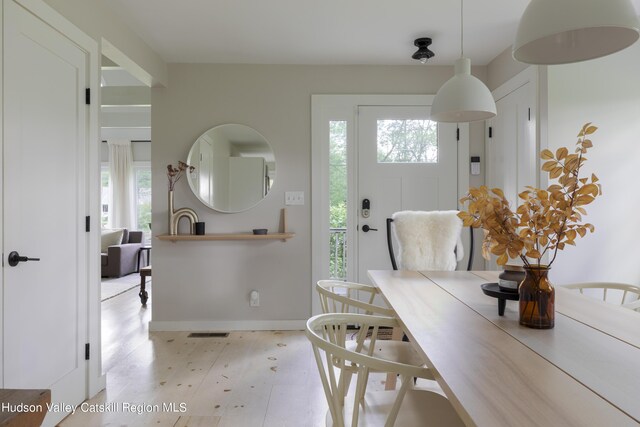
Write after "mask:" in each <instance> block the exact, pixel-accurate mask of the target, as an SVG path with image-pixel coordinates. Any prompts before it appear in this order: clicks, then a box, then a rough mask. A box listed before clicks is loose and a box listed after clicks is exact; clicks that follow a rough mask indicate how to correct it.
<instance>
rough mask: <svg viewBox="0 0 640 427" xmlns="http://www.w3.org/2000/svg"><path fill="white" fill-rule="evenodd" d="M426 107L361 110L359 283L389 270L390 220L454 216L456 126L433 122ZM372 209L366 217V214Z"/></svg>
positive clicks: (456, 180)
mask: <svg viewBox="0 0 640 427" xmlns="http://www.w3.org/2000/svg"><path fill="white" fill-rule="evenodd" d="M429 110H430V108H429V107H428V106H384V107H382V106H380V107H378V106H361V107H359V110H358V154H357V159H358V164H357V168H358V174H357V177H358V179H357V181H358V183H357V187H358V194H357V205H358V206H357V213H356V212H354V213H353V215H356V217H357V221H356V223H357V224H358V227H357V239H358V243H357V247H358V254H357V274H358V277H357V279H356V280H357V281H359V282H361V283H369V279H368V277H367V270H388V269H391V262H390V259H389V253H388V250H387V241H386V232H385V227H386V219H387V218H390V217H391V215H392V214H393V213H394V212H397V211H401V210H422V211H431V210H455V209H457V206H458V204H457V199H458V168H457V165H458V160H457V158H458V141H457V126H456V125H455V124H445V123H443V124H437V123H435V122H432V121H430V120H429ZM367 204H368V206H369V207H368V212H367V211H366V210H365V209H366V205H367Z"/></svg>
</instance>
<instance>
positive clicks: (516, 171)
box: [486, 82, 538, 269]
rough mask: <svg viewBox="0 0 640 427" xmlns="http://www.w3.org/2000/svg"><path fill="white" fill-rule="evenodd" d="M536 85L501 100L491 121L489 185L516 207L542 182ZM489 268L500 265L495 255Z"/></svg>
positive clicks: (529, 84) (523, 87) (518, 90)
mask: <svg viewBox="0 0 640 427" xmlns="http://www.w3.org/2000/svg"><path fill="white" fill-rule="evenodd" d="M532 86H533V83H532V82H526V83H524V84H522V85H521V86H519V87H518V88H517V89H514V90H513V91H511V92H509V93H508V94H506V95H505V96H503V97H501V98H500V99H498V100H497V101H496V107H497V115H496V117H495V118H493V119H491V120H490V121H488V122H487V126H488V127H490V129H491V132H490V133H489V137H488V138H487V140H486V141H487V143H486V153H487V169H486V182H487V186H488V187H489V188H495V187H497V188H502V189H503V191H504V194H505V197H506V198H507V200H508V201H509V204H510V206H511V207H512V209H514V210H515V209H516V208H517V206H518V204H519V203H520V200H519V199H518V194H519V193H520V192H522V191H523V190H524V188H525V187H526V186H528V185H530V186H537V185H538V172H537V171H538V168H537V153H538V149H537V143H536V136H535V122H534V120H533V119H532V112H534V111H535V102H534V99H533V98H534V95H533V94H534V90H533V88H532ZM487 268H488V269H496V268H497V265H496V264H495V257H493V259H492V260H491V261H490V262H488V263H487Z"/></svg>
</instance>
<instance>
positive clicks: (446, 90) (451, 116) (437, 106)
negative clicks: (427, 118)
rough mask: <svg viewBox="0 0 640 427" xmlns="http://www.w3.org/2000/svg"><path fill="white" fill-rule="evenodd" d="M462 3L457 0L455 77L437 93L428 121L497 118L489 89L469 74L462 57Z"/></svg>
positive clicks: (458, 121)
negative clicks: (457, 47)
mask: <svg viewBox="0 0 640 427" xmlns="http://www.w3.org/2000/svg"><path fill="white" fill-rule="evenodd" d="M463 15H464V0H460V59H458V60H457V61H456V62H455V65H454V70H455V75H454V76H453V77H452V78H451V79H449V80H448V81H447V82H446V83H445V84H444V85H442V87H441V88H440V90H438V93H437V94H436V97H435V99H434V100H433V105H432V106H431V120H433V121H436V122H445V123H464V122H475V121H479V120H487V119H490V118H491V117H494V116H495V115H496V103H495V101H494V100H493V96H492V95H491V92H489V88H487V86H485V84H484V83H482V82H481V81H480V80H479V79H478V78H476V77H474V76H472V75H471V60H470V59H469V58H465V57H464V40H463V39H464V18H463Z"/></svg>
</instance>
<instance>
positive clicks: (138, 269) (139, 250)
mask: <svg viewBox="0 0 640 427" xmlns="http://www.w3.org/2000/svg"><path fill="white" fill-rule="evenodd" d="M140 255H142V249H138V264H136V265H137V266H138V267H137V268H136V273H140Z"/></svg>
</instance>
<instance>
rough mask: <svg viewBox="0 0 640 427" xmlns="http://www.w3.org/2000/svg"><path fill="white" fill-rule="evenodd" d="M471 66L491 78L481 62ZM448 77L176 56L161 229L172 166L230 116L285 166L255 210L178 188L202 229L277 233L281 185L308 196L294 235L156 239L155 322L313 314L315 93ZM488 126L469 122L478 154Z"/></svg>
mask: <svg viewBox="0 0 640 427" xmlns="http://www.w3.org/2000/svg"><path fill="white" fill-rule="evenodd" d="M473 72H474V74H475V75H476V76H478V77H479V78H481V79H484V78H485V69H484V68H474V70H473ZM452 75H453V70H452V67H438V66H417V65H413V66H276V65H213V64H209V65H206V64H199V65H198V64H170V65H169V79H170V81H169V83H170V84H169V86H168V87H167V88H154V89H152V104H153V110H152V139H153V144H154V147H153V153H152V159H153V160H152V164H153V194H154V198H153V227H154V230H153V232H154V235H157V234H162V233H166V232H167V201H166V196H165V194H166V191H167V179H166V177H165V170H166V165H167V164H169V163H172V164H176V162H177V161H178V160H184V159H186V157H187V154H188V152H189V149H190V148H191V145H192V144H193V142H194V141H195V140H196V139H197V138H198V137H199V136H200V135H201V134H202V133H204V132H205V131H206V130H207V129H209V128H211V127H213V126H217V125H220V124H223V123H239V124H245V125H248V126H251V127H253V128H254V129H256V130H257V131H258V132H260V133H261V134H262V135H264V136H265V138H266V139H267V140H268V141H269V142H270V144H271V146H272V147H273V150H274V152H275V157H276V161H277V170H278V172H277V176H276V179H275V183H274V187H273V189H272V191H271V192H270V193H269V194H268V196H267V198H266V199H265V200H264V201H262V202H261V203H260V204H259V205H258V206H256V207H255V208H253V209H250V210H248V211H246V212H242V213H237V214H221V213H217V212H215V211H212V210H210V209H208V208H206V207H205V206H204V205H203V204H202V203H200V202H199V201H198V199H197V198H196V197H195V196H194V195H193V194H192V193H191V191H190V189H189V187H188V186H187V183H186V180H184V182H179V183H178V185H177V186H176V194H175V201H176V208H179V207H182V206H188V207H191V208H193V209H195V210H196V212H197V213H198V215H199V216H200V220H201V221H205V222H206V230H207V233H215V232H221V233H222V232H234V231H245V232H246V231H250V230H251V229H253V228H268V229H269V230H270V231H271V232H274V231H276V230H277V228H278V223H279V221H278V216H279V211H280V208H282V207H283V206H284V192H285V191H292V190H294V191H295V190H301V191H304V192H305V201H306V203H305V205H304V206H290V207H289V209H288V211H289V216H288V220H289V228H290V229H291V230H292V231H294V232H295V233H296V236H295V237H294V238H293V239H290V240H288V241H287V242H286V243H283V242H280V241H271V242H266V241H265V242H252V241H244V242H178V243H170V242H164V241H157V240H155V241H154V243H153V244H154V246H153V263H154V264H153V265H154V272H153V276H154V277H153V297H152V298H153V314H152V316H153V321H152V328H160V329H164V328H171V327H176V328H178V329H180V328H183V329H184V328H191V329H195V328H198V327H200V328H211V327H212V325H216V324H219V325H223V326H224V327H225V328H226V327H238V326H239V327H243V326H244V327H252V328H253V327H256V328H257V327H259V326H260V325H262V326H264V325H265V324H270V325H272V324H273V323H264V321H266V322H268V321H278V320H302V319H306V318H308V317H309V316H310V314H311V289H312V288H311V237H310V235H311V210H310V200H311V194H310V188H311V170H310V169H311V168H310V165H311V95H312V94H369V93H370V94H435V93H436V92H437V90H438V89H439V88H440V86H441V85H442V84H443V83H444V82H445V81H447V80H448V79H449V78H450V77H451V76H452ZM483 129H484V125H483V124H473V125H472V126H471V131H470V134H471V153H476V152H483V146H484V137H483V135H484V132H483ZM476 183H477V182H476ZM183 232H184V231H183ZM252 289H257V290H259V291H260V304H261V306H260V307H258V308H251V307H249V297H248V296H249V292H250V291H251V290H252ZM216 321H217V322H223V321H231V322H232V323H231V324H229V323H212V322H216ZM258 321H263V323H260V324H259V325H258V324H257V323H256V322H258ZM158 322H160V323H158ZM163 322H174V323H163ZM175 322H183V323H175ZM188 322H196V323H188ZM198 322H199V323H198ZM280 326H282V325H280Z"/></svg>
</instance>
